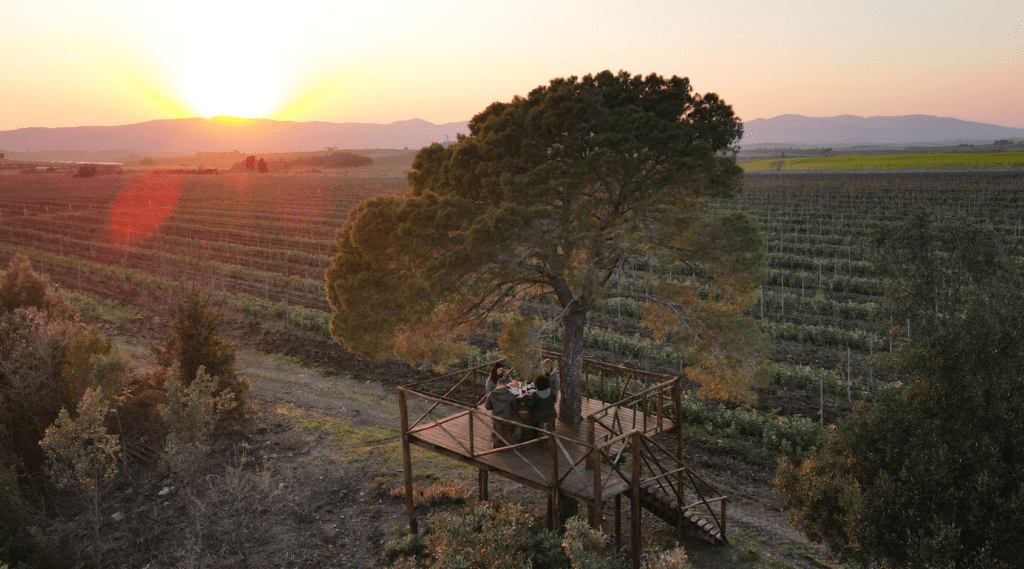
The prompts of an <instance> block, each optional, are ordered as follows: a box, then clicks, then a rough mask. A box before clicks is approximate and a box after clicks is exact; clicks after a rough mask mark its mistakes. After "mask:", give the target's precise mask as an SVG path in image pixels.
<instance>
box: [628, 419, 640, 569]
mask: <svg viewBox="0 0 1024 569" xmlns="http://www.w3.org/2000/svg"><path fill="white" fill-rule="evenodd" d="M630 441H631V446H632V447H633V448H632V449H631V450H632V454H633V457H632V458H633V469H632V473H631V476H630V478H632V480H630V482H631V483H632V485H633V499H632V500H631V501H632V504H630V506H631V508H630V509H631V510H632V512H631V513H630V520H629V522H630V525H631V527H630V536H629V538H630V549H632V550H633V551H632V552H631V553H632V554H633V569H640V546H641V543H642V541H641V539H640V477H641V476H642V474H641V472H640V435H639V434H635V435H633V436H632V437H630Z"/></svg>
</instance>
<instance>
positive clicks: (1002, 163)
mask: <svg viewBox="0 0 1024 569" xmlns="http://www.w3.org/2000/svg"><path fill="white" fill-rule="evenodd" d="M993 166H995V167H1014V168H1020V167H1022V166H1024V152H1019V151H1018V152H976V153H975V152H970V153H967V152H965V153H959V154H878V155H865V156H811V157H793V158H785V159H779V158H772V159H768V160H757V161H754V162H747V163H745V164H743V168H744V169H746V170H774V169H781V170H846V169H855V168H857V169H859V168H874V169H901V168H981V167H993Z"/></svg>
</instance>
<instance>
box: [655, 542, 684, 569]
mask: <svg viewBox="0 0 1024 569" xmlns="http://www.w3.org/2000/svg"><path fill="white" fill-rule="evenodd" d="M691 567H693V565H691V564H690V558H689V557H687V555H686V550H685V549H683V547H682V546H679V547H676V548H675V549H670V550H668V551H662V552H660V553H658V554H656V555H655V556H654V558H653V559H651V560H650V561H647V562H644V569H690V568H691Z"/></svg>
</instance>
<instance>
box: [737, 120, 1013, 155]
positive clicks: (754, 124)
mask: <svg viewBox="0 0 1024 569" xmlns="http://www.w3.org/2000/svg"><path fill="white" fill-rule="evenodd" d="M1015 139H1017V140H1019V139H1024V128H1012V127H1007V126H998V125H994V124H986V123H980V122H971V121H963V120H959V119H953V118H948V117H936V116H931V115H904V116H899V117H858V116H854V115H839V116H837V117H805V116H801V115H781V116H777V117H775V118H771V119H753V120H749V121H746V122H744V123H743V139H742V140H741V141H740V145H741V146H744V147H749V146H753V145H760V144H784V145H804V146H843V145H855V144H872V145H906V144H922V145H949V144H953V145H955V144H963V143H974V142H984V143H991V142H992V141H994V140H1015Z"/></svg>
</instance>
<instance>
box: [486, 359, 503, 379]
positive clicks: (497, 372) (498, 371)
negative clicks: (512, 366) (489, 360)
mask: <svg viewBox="0 0 1024 569" xmlns="http://www.w3.org/2000/svg"><path fill="white" fill-rule="evenodd" d="M503 375H505V364H503V363H501V362H494V363H493V364H491V372H490V373H489V374H487V376H488V377H490V378H492V379H493V378H496V377H501V376H503Z"/></svg>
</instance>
